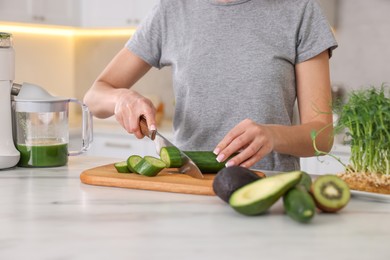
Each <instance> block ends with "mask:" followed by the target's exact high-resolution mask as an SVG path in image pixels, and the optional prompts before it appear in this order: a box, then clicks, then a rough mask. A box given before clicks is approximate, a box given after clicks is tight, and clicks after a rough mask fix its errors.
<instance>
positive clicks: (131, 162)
mask: <svg viewBox="0 0 390 260" xmlns="http://www.w3.org/2000/svg"><path fill="white" fill-rule="evenodd" d="M141 160H142V157H141V156H139V155H131V156H129V158H127V168H128V169H129V171H130V172H134V173H137V171H136V170H135V166H136V165H137V164H138V163H139V162H140V161H141Z"/></svg>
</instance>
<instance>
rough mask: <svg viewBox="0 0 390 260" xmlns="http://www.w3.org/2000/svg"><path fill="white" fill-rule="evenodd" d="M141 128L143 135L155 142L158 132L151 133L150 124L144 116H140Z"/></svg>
mask: <svg viewBox="0 0 390 260" xmlns="http://www.w3.org/2000/svg"><path fill="white" fill-rule="evenodd" d="M139 127H140V128H141V132H142V134H143V135H145V136H147V137H149V138H150V139H152V140H154V138H155V137H156V132H157V131H156V130H153V131H150V130H149V128H148V123H147V122H146V118H145V116H144V115H142V116H140V118H139Z"/></svg>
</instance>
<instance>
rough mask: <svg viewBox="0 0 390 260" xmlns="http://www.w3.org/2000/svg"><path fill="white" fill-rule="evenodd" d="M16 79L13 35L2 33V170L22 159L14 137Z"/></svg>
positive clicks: (0, 58)
mask: <svg viewBox="0 0 390 260" xmlns="http://www.w3.org/2000/svg"><path fill="white" fill-rule="evenodd" d="M14 79H15V52H14V49H13V46H12V35H11V34H9V33H4V32H0V119H1V121H2V122H1V123H0V169H5V168H10V167H13V166H15V165H16V164H17V163H18V161H19V158H20V154H19V152H18V150H17V149H16V148H15V145H14V141H13V137H12V117H11V89H12V84H13V81H14Z"/></svg>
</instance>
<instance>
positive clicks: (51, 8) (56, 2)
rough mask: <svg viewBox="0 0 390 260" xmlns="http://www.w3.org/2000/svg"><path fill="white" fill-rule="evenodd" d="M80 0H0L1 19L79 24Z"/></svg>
mask: <svg viewBox="0 0 390 260" xmlns="http://www.w3.org/2000/svg"><path fill="white" fill-rule="evenodd" d="M79 5H80V4H79V1H78V0H12V1H10V0H0V21H12V22H23V23H39V24H54V25H72V26H73V25H78V24H79V10H80V7H79Z"/></svg>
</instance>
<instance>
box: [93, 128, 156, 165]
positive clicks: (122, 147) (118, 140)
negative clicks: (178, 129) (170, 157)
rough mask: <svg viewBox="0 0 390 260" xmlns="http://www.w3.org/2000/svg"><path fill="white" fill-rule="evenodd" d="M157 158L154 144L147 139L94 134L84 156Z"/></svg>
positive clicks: (128, 135)
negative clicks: (148, 156)
mask: <svg viewBox="0 0 390 260" xmlns="http://www.w3.org/2000/svg"><path fill="white" fill-rule="evenodd" d="M134 154H136V155H140V156H145V155H152V156H158V155H157V153H156V148H155V146H154V143H153V142H152V141H150V140H149V139H148V138H144V139H137V138H136V137H135V136H134V135H130V134H126V135H123V134H111V133H95V134H94V137H93V143H92V144H91V147H90V149H89V150H88V151H87V152H86V153H85V155H92V156H104V157H112V158H123V160H125V159H127V158H128V157H129V156H130V155H134Z"/></svg>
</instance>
